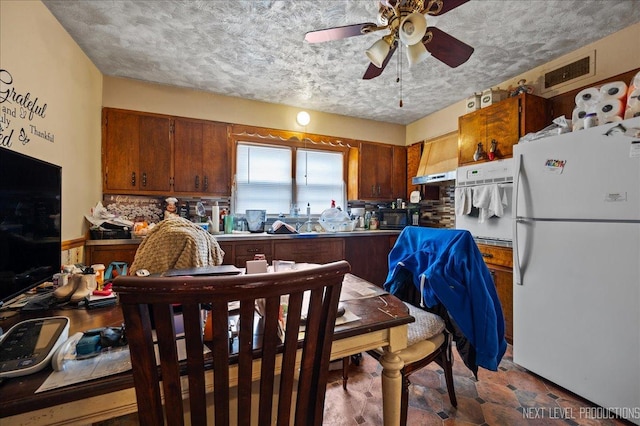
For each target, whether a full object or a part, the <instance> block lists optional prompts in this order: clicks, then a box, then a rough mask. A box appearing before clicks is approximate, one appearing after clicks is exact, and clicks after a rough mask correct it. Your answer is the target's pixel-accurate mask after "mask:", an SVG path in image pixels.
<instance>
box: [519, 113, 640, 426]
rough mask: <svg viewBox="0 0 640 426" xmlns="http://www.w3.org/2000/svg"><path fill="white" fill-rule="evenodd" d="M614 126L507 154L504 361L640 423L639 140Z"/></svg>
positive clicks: (633, 123)
mask: <svg viewBox="0 0 640 426" xmlns="http://www.w3.org/2000/svg"><path fill="white" fill-rule="evenodd" d="M619 124H621V125H622V126H624V127H625V128H627V129H629V128H633V127H636V128H640V117H638V118H633V119H630V120H625V121H622V122H620V123H619ZM617 125H618V123H613V124H606V125H602V126H598V127H594V128H590V129H585V130H581V131H577V132H574V133H568V134H564V135H558V136H552V137H548V138H544V139H539V140H535V141H530V142H525V143H520V144H518V145H516V146H515V147H514V151H513V152H514V160H515V163H514V168H515V170H514V189H513V202H514V206H513V209H512V216H513V256H514V285H513V317H514V318H513V320H514V338H513V359H514V362H515V363H516V364H519V365H521V366H522V367H525V368H526V369H528V370H530V371H532V372H534V373H536V374H538V375H540V376H542V377H544V378H546V379H548V380H550V381H552V382H554V383H556V384H557V385H560V386H562V387H564V388H566V389H568V390H570V391H572V392H574V393H576V394H578V395H580V396H582V397H584V398H586V399H587V400H589V401H591V402H593V403H595V404H598V405H600V406H601V407H605V408H609V409H611V410H610V412H614V413H616V414H619V415H620V416H621V417H623V418H627V419H629V420H631V421H632V422H634V423H636V424H640V137H629V136H627V135H622V134H621V133H620V132H616V130H621V128H620V127H616V126H617ZM607 132H609V133H610V135H606V133H607ZM578 414H579V413H577V412H573V415H574V416H575V417H577V416H578ZM580 414H582V413H580ZM587 414H589V413H587ZM607 414H608V413H607Z"/></svg>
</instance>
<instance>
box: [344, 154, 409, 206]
mask: <svg viewBox="0 0 640 426" xmlns="http://www.w3.org/2000/svg"><path fill="white" fill-rule="evenodd" d="M349 175H350V176H349V188H348V192H349V193H348V198H349V199H358V200H387V201H389V200H394V199H396V198H404V197H405V196H406V191H407V181H406V179H407V149H406V147H403V146H394V145H387V144H379V143H370V142H360V144H359V149H358V150H357V152H356V151H352V152H351V153H350V158H349Z"/></svg>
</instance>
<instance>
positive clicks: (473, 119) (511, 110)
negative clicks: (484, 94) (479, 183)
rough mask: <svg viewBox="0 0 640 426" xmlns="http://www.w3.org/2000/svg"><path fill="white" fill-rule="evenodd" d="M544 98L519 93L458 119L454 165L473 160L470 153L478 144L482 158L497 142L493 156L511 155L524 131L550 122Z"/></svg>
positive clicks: (539, 127) (472, 153) (536, 128)
mask: <svg viewBox="0 0 640 426" xmlns="http://www.w3.org/2000/svg"><path fill="white" fill-rule="evenodd" d="M547 111H548V108H547V100H546V99H544V98H541V97H538V96H535V95H530V94H526V93H523V94H520V95H518V96H515V97H512V98H507V99H505V100H503V101H501V102H498V103H496V104H494V105H491V106H488V107H485V108H482V109H479V110H477V111H474V112H471V113H469V114H466V115H463V116H461V117H460V118H459V119H458V165H460V166H462V165H466V164H470V163H476V161H475V160H474V159H473V155H474V153H475V152H476V149H477V147H478V143H482V147H483V150H484V151H485V157H484V159H480V160H478V161H479V162H481V161H488V158H487V154H488V152H489V149H490V148H491V141H492V140H495V141H496V142H497V150H496V158H497V159H502V158H510V157H513V145H515V144H516V143H518V140H519V139H520V138H521V137H522V136H524V135H526V134H527V133H531V132H537V131H539V130H541V129H543V128H544V127H545V126H547V125H548V124H549V122H550V120H549V116H548V113H547Z"/></svg>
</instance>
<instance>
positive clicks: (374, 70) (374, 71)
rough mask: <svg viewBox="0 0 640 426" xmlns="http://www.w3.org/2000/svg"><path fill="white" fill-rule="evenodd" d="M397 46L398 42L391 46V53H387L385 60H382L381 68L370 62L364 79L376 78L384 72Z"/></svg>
mask: <svg viewBox="0 0 640 426" xmlns="http://www.w3.org/2000/svg"><path fill="white" fill-rule="evenodd" d="M397 47H398V43H394V44H393V46H391V49H389V53H387V57H386V58H384V61H382V66H381V67H380V68H378V67H376V66H375V65H373V64H372V63H371V64H369V68H367V70H366V71H365V72H364V75H363V76H362V79H363V80H371V79H372V78H376V77H377V76H379V75H380V74H382V71H384V69H385V67H386V66H387V64H388V63H389V60H391V57H392V56H393V54H394V53H395V51H396V48H397Z"/></svg>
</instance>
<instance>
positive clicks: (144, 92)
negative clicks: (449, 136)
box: [103, 76, 406, 145]
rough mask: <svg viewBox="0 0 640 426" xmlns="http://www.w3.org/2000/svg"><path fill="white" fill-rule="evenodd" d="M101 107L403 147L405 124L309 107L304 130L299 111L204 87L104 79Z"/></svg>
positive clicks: (298, 109) (111, 78) (112, 78)
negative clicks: (297, 116) (199, 89)
mask: <svg viewBox="0 0 640 426" xmlns="http://www.w3.org/2000/svg"><path fill="white" fill-rule="evenodd" d="M103 105H104V106H105V107H111V108H124V109H131V110H136V111H147V112H155V113H160V114H170V115H177V116H183V117H191V118H201V119H206V120H213V121H221V122H225V123H237V124H246V125H251V126H259V127H269V128H273V129H282V130H292V131H299V132H302V131H305V132H308V133H315V134H321V135H327V136H336V137H341V138H349V139H360V140H367V141H373V142H383V143H389V144H393V145H404V141H405V139H406V138H405V126H402V125H399V124H389V123H381V122H378V121H372V120H363V119H359V118H352V117H345V116H341V115H336V114H328V113H323V112H318V111H311V110H307V111H308V112H309V114H310V115H311V122H310V123H309V125H307V127H306V129H305V128H304V127H302V126H300V125H298V124H297V123H296V115H297V114H298V112H299V111H300V110H301V109H300V108H294V107H290V106H285V105H277V104H270V103H266V102H257V101H251V100H247V99H240V98H233V97H229V96H222V95H216V94H213V93H207V92H202V91H195V90H189V89H182V88H178V87H170V86H163V85H158V84H151V83H145V82H141V81H138V80H131V79H124V78H116V77H108V76H105V77H104V90H103Z"/></svg>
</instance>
